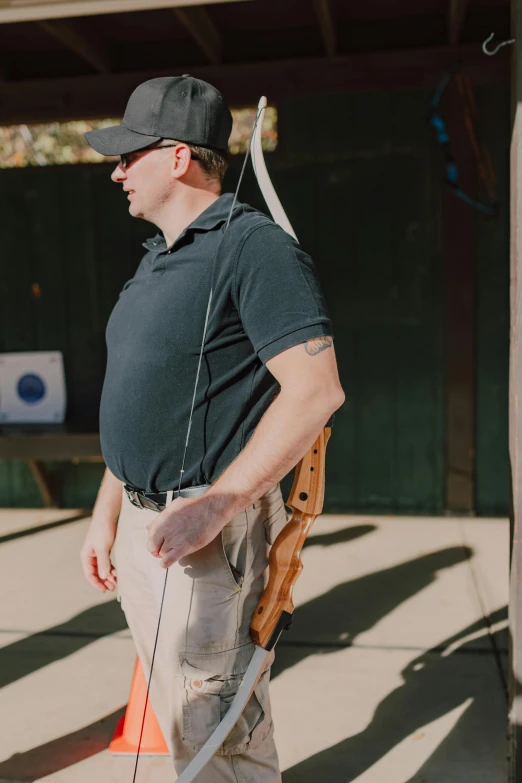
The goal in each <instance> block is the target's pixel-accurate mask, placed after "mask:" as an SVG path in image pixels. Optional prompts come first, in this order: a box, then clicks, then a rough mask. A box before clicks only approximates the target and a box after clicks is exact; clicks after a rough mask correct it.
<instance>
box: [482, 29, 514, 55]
mask: <svg viewBox="0 0 522 783" xmlns="http://www.w3.org/2000/svg"><path fill="white" fill-rule="evenodd" d="M494 37H495V33H491V35H490V36H489V38H486V40H485V41H484V43H483V44H482V51H483V52H484V54H488V55H489V56H491V55H493V54H496V53H497V52H498V50H499V49H502V47H503V46H509V44H513V43H515V39H514V38H510V39H509V41H502V43H499V45H498V46H496V47H495V48H494V49H492V50H491V51H490V50H489V49H488V46H487V45H488V43H489V42H490V41H491V40H492V39H493V38H494Z"/></svg>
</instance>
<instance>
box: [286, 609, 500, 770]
mask: <svg viewBox="0 0 522 783" xmlns="http://www.w3.org/2000/svg"><path fill="white" fill-rule="evenodd" d="M506 617H507V608H504V609H501V610H499V611H498V612H495V614H494V615H493V616H492V617H491V622H492V623H496V622H499V621H501V620H504V619H505V618H506ZM483 628H484V625H483V623H482V621H478V622H476V623H474V624H472V625H470V626H468V627H467V628H464V629H463V630H462V632H461V633H459V634H457V635H455V636H453V637H451V638H449V639H446V640H445V641H444V642H443V643H442V645H438V646H437V648H434V649H433V650H429V651H427V652H426V653H424V654H423V655H420V656H419V657H418V658H416V659H415V660H414V661H412V662H411V663H410V664H409V665H408V666H407V667H406V669H404V671H403V672H402V676H403V678H404V684H403V685H401V686H399V687H398V688H396V689H395V690H394V691H393V692H392V693H390V694H389V695H388V696H387V697H386V698H385V699H384V700H383V701H382V702H381V703H380V705H379V706H378V707H377V709H376V711H375V713H374V715H373V718H372V720H371V722H370V724H369V725H368V727H367V728H366V729H365V730H364V731H362V732H360V733H359V734H357V735H355V736H353V737H349V738H348V739H346V740H343V741H342V742H340V743H338V744H337V745H334V746H333V747H330V748H327V749H325V750H324V751H321V753H317V754H316V755H315V756H312V757H311V758H308V759H306V760H305V761H302V762H301V763H300V764H297V765H296V766H294V767H292V768H290V769H288V770H286V771H285V773H284V775H283V781H284V783H317V781H328V783H350V781H353V780H356V779H357V778H358V777H359V775H362V774H363V773H364V772H365V771H366V770H368V769H369V768H370V767H372V766H373V765H374V764H375V763H376V762H377V761H379V759H381V758H382V757H383V756H385V755H386V754H387V753H388V752H389V751H391V750H392V748H394V747H395V746H396V745H398V744H399V743H400V742H401V741H402V740H404V739H406V738H407V737H410V736H412V735H413V736H414V740H412V741H416V740H417V741H418V740H421V739H422V736H423V735H422V732H421V731H420V730H421V729H422V727H423V726H425V725H426V724H428V723H430V722H432V721H434V720H436V719H437V718H440V717H442V716H444V715H446V714H447V713H449V712H451V711H452V710H454V709H455V708H457V707H459V706H460V705H463V704H464V703H465V702H466V701H468V700H471V703H470V704H469V706H468V707H467V708H466V709H465V711H464V713H463V714H462V715H461V716H460V718H459V719H458V721H457V723H456V724H455V726H454V727H453V729H452V730H451V731H450V733H449V734H448V736H447V737H446V738H445V739H444V740H443V742H442V743H441V744H440V745H439V746H438V747H437V749H436V750H435V751H434V753H433V754H432V755H431V756H430V757H429V758H428V759H427V761H426V762H425V763H424V764H423V765H422V768H421V769H419V770H418V772H417V773H416V774H415V775H414V776H413V777H412V778H410V780H409V781H404V783H442V781H445V780H455V781H456V780H459V781H460V780H463V781H465V780H468V779H470V776H469V764H470V759H474V760H475V764H476V766H475V770H476V769H477V768H478V766H479V760H480V758H481V754H482V753H483V754H484V756H483V757H482V758H483V760H484V762H485V763H487V764H489V765H490V766H491V769H488V770H487V771H485V774H489V775H490V776H489V777H488V778H486V777H483V778H480V779H481V780H486V779H488V780H491V781H492V783H497V781H499V782H500V781H504V780H505V779H506V777H505V775H506V770H505V764H504V760H505V758H506V753H507V742H506V732H505V730H504V728H505V727H504V726H500V727H499V728H498V731H495V730H494V731H493V733H492V732H491V727H492V719H491V713H492V709H493V710H494V708H495V705H497V706H498V702H495V701H493V703H492V698H491V695H492V694H491V680H490V679H489V678H488V680H487V681H486V683H485V682H484V679H483V673H484V668H483V664H484V660H486V661H488V663H489V664H490V665H491V667H494V668H495V669H496V674H495V675H494V676H498V687H499V691H500V690H501V688H503V687H504V682H503V679H502V677H501V675H500V672H499V666H500V665H501V664H500V662H499V660H498V656H496V655H495V654H493V652H490V653H488V652H487V651H485V650H482V649H478V648H477V647H476V645H474V644H473V642H472V641H467V642H466V641H464V640H465V639H466V638H469V635H470V634H473V633H475V632H477V631H480V630H483ZM500 635H501V634H495V635H493V639H492V642H493V645H492V650H493V649H494V646H495V645H496V646H497V647H500V646H501V645H502V644H503V643H505V642H503V641H502V640H501V639H499V638H498V637H499V636H500ZM502 636H503V634H502ZM495 637H496V638H495ZM460 642H462V644H460V646H458V645H459V643H460ZM450 645H452V647H453V646H454V645H457V648H456V649H454V651H453V652H451V654H449V655H441V653H440V651H439V650H440V648H441V647H442V648H447V647H449V646H450ZM464 656H465V659H466V662H465V663H464V662H463V657H464ZM480 661H481V662H482V665H481V666H480V667H479V666H478V665H477V664H478V663H479V662H480ZM488 684H489V688H488V687H487V686H488ZM347 709H350V707H349V694H347ZM506 715H507V699H506ZM459 768H460V772H459ZM491 774H493V777H491Z"/></svg>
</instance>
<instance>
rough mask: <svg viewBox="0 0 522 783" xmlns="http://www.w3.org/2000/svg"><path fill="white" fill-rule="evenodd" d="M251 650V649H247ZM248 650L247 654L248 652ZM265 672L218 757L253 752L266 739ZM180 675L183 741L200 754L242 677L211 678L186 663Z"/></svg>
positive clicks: (268, 714)
mask: <svg viewBox="0 0 522 783" xmlns="http://www.w3.org/2000/svg"><path fill="white" fill-rule="evenodd" d="M249 647H250V645H249ZM251 649H252V648H251V647H250V651H251ZM269 665H270V664H268V666H267V668H266V669H265V671H264V672H263V674H262V675H261V677H260V679H259V682H258V683H257V685H256V687H255V689H254V691H253V692H252V694H251V695H250V699H249V700H248V702H247V705H246V707H245V709H244V710H243V712H242V714H241V716H240V718H239V720H238V721H237V723H236V725H235V726H234V727H233V729H232V731H231V732H230V734H229V735H228V737H227V739H226V740H225V742H224V744H223V746H222V747H220V748H219V750H218V751H217V754H218V755H220V756H224V755H232V754H233V755H235V754H238V753H244V752H245V751H246V750H247V749H249V748H252V749H253V748H255V747H257V746H258V745H260V744H261V743H262V742H263V740H264V739H265V738H266V736H267V735H268V733H269V732H270V729H271V727H272V716H271V711H270V702H269V696H268V679H269V676H270V673H269V671H268V667H269ZM181 669H182V672H190V674H183V675H182V680H183V686H182V687H183V732H182V740H183V742H184V744H185V745H186V746H187V747H188V748H190V749H191V750H192V751H194V752H197V751H198V750H200V749H201V748H202V747H203V745H204V744H205V742H206V741H207V740H208V738H209V737H210V735H211V734H212V732H213V731H214V729H216V728H217V726H218V725H219V723H220V722H221V720H222V719H223V718H224V717H225V715H226V713H227V712H228V709H229V707H230V705H231V703H232V701H233V700H234V696H235V695H236V693H237V691H238V688H239V686H240V684H241V682H242V679H243V676H244V672H241V674H237V673H234V674H213V675H212V674H211V673H210V672H208V671H206V670H204V669H195V667H193V666H191V665H190V664H189V662H188V661H184V662H183V663H182V666H181Z"/></svg>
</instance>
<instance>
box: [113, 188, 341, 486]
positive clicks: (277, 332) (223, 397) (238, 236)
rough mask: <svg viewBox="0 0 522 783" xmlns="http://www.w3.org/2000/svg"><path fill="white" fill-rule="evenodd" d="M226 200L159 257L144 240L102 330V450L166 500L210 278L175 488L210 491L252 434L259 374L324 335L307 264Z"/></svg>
mask: <svg viewBox="0 0 522 783" xmlns="http://www.w3.org/2000/svg"><path fill="white" fill-rule="evenodd" d="M232 198H233V196H232V194H230V193H226V194H224V195H222V196H220V197H219V199H217V201H215V202H214V203H213V204H211V205H210V206H209V207H208V208H207V209H206V210H205V211H204V212H202V213H201V215H199V217H197V218H196V220H194V222H193V223H191V224H190V225H189V226H187V228H186V229H185V230H184V231H183V232H182V233H181V234H180V235H179V236H178V238H177V239H176V241H175V242H174V243H173V244H172V245H171V246H170V247H166V244H165V240H164V238H163V237H162V236H161V235H158V236H156V237H155V238H154V239H151V240H148V241H147V242H146V243H145V244H144V246H145V248H146V250H147V252H146V254H145V256H144V257H143V259H142V261H141V263H140V265H139V266H138V269H137V271H136V274H135V275H134V277H133V278H132V279H131V280H128V281H127V282H126V283H125V285H124V286H123V289H122V291H121V293H120V295H119V298H118V301H117V302H116V305H115V307H114V310H113V311H112V313H111V316H110V318H109V322H108V325H107V333H106V336H107V370H106V374H105V381H104V385H103V391H102V397H101V404H100V439H101V446H102V452H103V457H104V460H105V462H106V464H107V466H108V467H109V469H110V470H111V472H112V473H113V474H114V475H115V476H116V477H117V478H119V479H120V480H121V481H124V482H126V483H128V484H131V485H132V486H133V487H135V488H137V489H142V490H146V491H148V492H161V491H164V490H168V489H176V488H177V486H178V481H179V475H180V468H181V465H182V459H183V451H184V445H185V438H186V433H187V427H188V423H189V415H190V407H191V402H192V396H193V391H194V384H195V380H196V373H197V366H198V358H199V353H200V349H201V342H202V337H203V328H204V323H205V314H206V311H207V304H208V298H209V291H210V286H211V274H212V276H213V281H212V286H213V296H212V303H211V309H210V315H209V322H208V327H207V336H206V340H205V347H204V353H203V359H202V363H201V372H200V377H199V382H198V386H197V391H196V400H195V405H194V414H193V420H192V427H191V432H190V438H189V444H188V450H187V455H186V461H185V472H184V474H183V481H182V487H186V486H193V485H198V484H205V483H212V482H214V481H215V480H216V479H217V478H218V476H219V475H220V474H221V473H222V472H223V471H224V470H225V468H226V467H227V466H228V465H229V464H230V463H231V462H232V461H233V460H234V459H235V457H236V456H237V455H238V454H239V452H240V451H241V450H242V449H243V448H244V446H245V444H246V443H247V441H248V440H249V438H250V437H251V435H252V434H253V432H254V430H255V428H256V426H257V424H258V422H259V420H260V418H261V417H262V415H263V413H264V412H265V411H266V409H267V408H268V406H269V405H270V403H271V402H272V400H273V399H274V396H275V394H276V393H277V391H278V389H279V384H278V383H277V381H276V380H275V378H274V376H273V375H272V374H271V373H270V371H269V370H268V369H267V368H266V366H265V362H267V360H268V359H270V358H271V357H273V356H275V355H276V354H278V353H281V351H284V350H285V349H287V348H290V347H291V346H293V345H297V344H299V343H303V342H306V341H307V340H309V339H312V338H314V337H320V336H321V335H332V325H331V322H330V319H329V316H328V312H327V309H326V305H325V302H324V298H323V294H322V292H321V287H320V284H319V280H318V277H317V272H316V269H315V266H314V264H313V262H312V259H311V258H310V256H309V255H307V254H306V253H305V252H304V251H303V250H302V249H301V248H300V247H299V245H298V244H297V242H295V241H294V239H292V238H291V237H290V236H289V235H288V234H287V233H286V232H285V231H283V229H282V228H280V227H279V226H278V225H276V224H275V223H274V222H273V221H272V220H270V219H269V218H268V217H266V215H264V214H262V213H261V212H259V211H258V210H255V209H253V208H252V207H250V206H248V205H247V204H241V203H238V202H236V205H235V207H234V211H233V214H232V218H231V221H230V224H229V226H228V228H227V229H226V231H225V225H226V221H227V217H228V214H229V210H230V207H231V204H232Z"/></svg>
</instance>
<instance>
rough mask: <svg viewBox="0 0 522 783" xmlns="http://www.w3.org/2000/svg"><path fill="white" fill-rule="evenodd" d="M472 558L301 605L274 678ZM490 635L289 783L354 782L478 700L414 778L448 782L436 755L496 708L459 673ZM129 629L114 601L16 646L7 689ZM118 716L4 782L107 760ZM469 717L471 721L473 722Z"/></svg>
mask: <svg viewBox="0 0 522 783" xmlns="http://www.w3.org/2000/svg"><path fill="white" fill-rule="evenodd" d="M373 529H374V526H373V525H370V524H368V525H358V526H353V527H351V528H346V529H345V530H342V531H336V532H334V533H331V534H324V535H320V536H316V537H314V538H312V539H310V542H309V544H308V546H313V545H316V546H329V545H333V544H336V543H340V542H346V541H350V540H354V539H355V538H358V537H360V536H362V535H365V534H367V533H370V532H372V530H373ZM471 554H472V552H471V550H470V549H468V548H465V547H449V548H447V549H443V550H440V551H437V552H431V553H429V554H426V555H423V556H422V557H418V558H416V559H414V560H412V561H409V562H405V563H402V564H399V565H397V566H394V567H392V568H388V569H384V570H382V571H379V572H376V573H373V574H369V575H367V576H364V577H361V578H359V579H355V580H353V581H351V582H346V583H344V584H342V585H339V586H337V587H335V588H333V589H332V590H330V591H329V592H328V593H326V594H324V595H322V596H320V597H318V598H316V599H314V600H312V601H309V602H308V603H307V604H304V605H303V606H301V607H299V609H298V611H297V612H296V620H295V624H294V628H293V629H292V631H291V633H290V634H289V635H288V637H287V638H288V639H289V640H292V642H291V645H290V644H288V645H285V644H283V645H281V643H280V645H279V646H278V650H277V655H276V661H275V665H274V668H273V677H275V676H277V675H278V674H280V673H281V672H282V671H284V669H286V668H289V667H291V666H295V665H296V664H297V663H299V662H300V661H301V660H302V659H303V658H305V657H307V656H308V655H309V654H311V653H312V652H313V653H317V651H318V648H319V649H320V651H321V652H325V653H326V654H327V650H328V647H329V645H330V644H331V648H330V649H339V647H340V646H342V645H343V644H350V643H351V642H353V640H354V639H355V638H356V636H357V635H358V634H360V633H362V632H363V631H366V630H368V629H370V628H372V627H373V626H374V625H375V624H376V623H377V622H378V621H379V620H381V619H382V618H383V617H385V616H386V615H387V614H388V613H389V612H391V611H392V610H394V609H395V608H396V607H397V606H398V605H399V604H401V603H403V602H404V601H406V600H408V599H409V598H411V597H412V596H413V595H415V594H416V593H417V592H419V591H420V590H423V589H424V588H425V587H426V586H427V585H429V584H430V583H431V582H433V581H434V580H435V579H436V576H437V572H438V571H440V570H441V569H444V568H449V567H452V566H454V565H456V564H458V563H461V562H463V561H465V560H467V559H469V558H470V556H471ZM497 615H498V616H495V617H494V618H491V621H492V622H497V621H498V620H499V619H502V617H503V616H504V614H503V612H500V613H497ZM483 627H484V626H483V623H481V622H477V623H475V624H474V625H473V626H470V627H469V628H466V629H464V630H463V631H462V633H461V634H458V635H457V636H455V637H453V639H448V640H446V641H445V642H444V643H443V646H446V645H449V644H456V645H457V646H458V644H459V640H462V644H461V646H460V647H459V649H458V652H453V653H452V654H451V655H448V656H442V655H441V654H440V648H439V647H438V648H437V649H434V650H431V651H429V652H427V653H425V654H423V655H421V656H419V657H418V658H417V659H416V660H415V661H413V662H412V663H411V664H410V665H409V666H408V667H407V668H406V669H405V671H404V672H403V673H402V674H403V677H404V684H403V685H401V686H400V687H399V688H397V689H396V690H395V691H393V692H392V693H391V694H389V695H388V696H387V697H386V698H385V699H384V700H383V702H382V703H381V704H380V705H379V707H378V708H377V710H376V712H375V715H374V717H373V720H372V721H371V723H370V725H369V726H368V727H367V728H366V729H365V730H364V731H363V732H361V733H360V734H358V735H356V736H354V737H350V738H348V739H346V740H344V741H343V742H341V743H339V744H338V745H336V746H334V747H332V748H328V749H327V750H325V751H323V752H321V753H319V754H317V755H315V756H313V757H311V758H309V759H307V760H305V761H303V762H302V763H300V764H298V765H296V766H294V767H293V768H291V769H289V770H287V771H286V772H285V773H284V782H285V783H317V782H318V781H320V782H321V783H322V781H325V782H326V781H328V783H349V781H352V780H355V778H356V777H357V776H358V775H360V774H362V773H363V772H364V771H365V770H366V769H368V768H369V767H370V766H372V765H373V764H374V763H375V762H376V761H378V760H379V759H380V758H382V756H383V755H385V754H386V753H387V752H388V751H389V750H390V749H391V748H393V747H394V746H395V745H396V744H397V743H399V742H401V740H402V739H404V738H405V737H408V736H409V735H410V734H412V733H414V732H415V731H416V730H417V729H418V728H419V727H421V726H423V725H424V724H426V723H428V722H430V721H431V720H434V719H435V718H436V717H440V716H441V715H444V714H446V713H447V712H448V711H450V710H452V709H453V708H454V707H455V706H458V705H459V704H462V703H463V702H464V701H465V700H466V699H469V698H470V697H471V698H472V699H473V703H472V704H471V705H470V707H469V708H468V709H467V710H466V712H465V713H464V715H463V716H462V717H461V719H460V720H459V721H458V723H457V726H456V727H455V729H454V730H453V732H451V733H450V735H449V736H448V738H447V739H446V740H445V741H444V743H443V744H442V745H441V746H440V748H438V749H437V751H436V752H435V753H434V754H433V758H432V759H431V760H429V761H428V762H426V765H425V767H426V770H425V772H426V774H425V775H424V772H423V773H422V775H424V777H422V775H421V773H420V772H419V775H421V776H420V777H419V776H416V777H415V779H414V780H415V782H416V783H421V781H422V783H432V781H433V783H435V781H436V783H440V781H441V780H444V779H445V776H444V775H443V776H442V777H440V776H439V777H437V778H434V777H430V775H431V770H432V769H435V768H437V757H438V755H440V754H441V753H442V754H443V755H444V754H445V753H446V752H447V753H448V758H450V759H453V758H456V759H458V748H457V749H455V748H454V747H452V748H451V751H450V750H449V744H448V743H453V742H454V741H455V738H456V740H457V744H458V743H459V742H463V743H466V746H469V743H470V742H471V740H472V736H471V735H472V728H473V726H476V722H477V720H479V719H480V718H481V717H483V716H484V710H487V709H488V703H486V702H487V700H488V698H489V697H488V694H487V693H482V691H481V689H480V678H479V677H466V676H465V672H464V673H463V670H462V666H460V668H458V667H457V665H456V662H457V659H458V658H461V656H462V654H465V653H466V652H469V656H468V657H469V659H470V660H473V659H477V658H479V657H480V658H482V659H483V658H484V651H483V650H479V649H478V648H477V645H476V643H474V642H466V641H464V639H465V637H467V636H468V635H469V634H470V633H473V632H474V631H480V630H481V629H483ZM122 628H125V618H124V615H123V612H122V611H121V609H120V606H119V604H118V603H117V602H116V601H109V602H106V603H103V604H100V605H98V606H96V607H93V608H92V609H89V610H87V611H86V612H83V613H81V614H79V615H77V616H76V617H75V618H73V619H72V620H70V621H69V622H68V623H64V624H63V625H60V626H57V627H56V628H53V629H49V631H46V632H43V633H40V634H35V635H34V636H32V637H30V638H29V639H24V640H21V641H19V642H15V643H14V644H12V645H9V646H8V647H6V648H3V649H0V684H7V683H9V682H13V681H14V680H16V679H18V678H19V677H23V676H25V675H26V674H29V673H30V672H32V671H34V670H35V669H38V668H40V667H41V666H45V665H47V664H48V663H50V662H52V661H56V660H59V659H61V658H63V657H65V656H66V655H70V654H71V653H72V652H75V651H76V650H78V649H80V648H82V647H83V646H85V645H86V644H89V643H90V642H91V641H94V640H95V639H97V638H100V637H101V636H105V635H107V634H110V633H114V632H115V631H119V630H121V629H122ZM323 643H325V645H324V647H323V646H322V645H323ZM306 645H308V646H306ZM311 645H313V647H312V646H311ZM501 646H502V643H501V642H499V647H501ZM472 653H473V654H472ZM486 654H487V655H488V656H489V657H492V658H494V657H495V656H491V655H490V654H489V653H486ZM492 665H493V663H492ZM457 669H458V670H457ZM348 708H349V699H348V698H347V709H348ZM119 714H121V711H118V713H115V714H113V715H111V716H109V717H107V718H104V719H103V720H101V721H98V722H97V723H95V724H93V725H92V726H89V727H87V728H85V729H82V730H80V731H78V732H75V733H73V734H71V735H68V736H66V737H61V738H60V739H58V740H55V741H54V742H51V743H48V744H46V745H44V746H41V747H39V748H34V749H32V750H30V751H28V752H26V753H23V754H17V755H15V756H13V757H12V758H11V759H9V760H7V761H5V762H3V763H2V764H0V779H4V780H16V781H34V780H38V779H39V778H41V777H44V776H45V775H49V774H51V773H53V772H57V771H59V770H61V769H64V768H66V767H68V766H70V765H71V764H74V763H77V762H78V761H80V760H83V759H86V758H88V757H89V756H92V755H94V754H95V753H98V752H100V751H101V750H103V749H105V748H106V747H107V744H108V742H109V739H110V737H111V736H112V733H113V730H114V727H115V724H116V720H117V717H118V716H119ZM471 715H472V716H473V719H472V720H471V721H470V719H469V718H470V716H471ZM458 732H460V734H459V733H458ZM446 748H448V750H446ZM452 754H453V755H452ZM430 765H431V766H430ZM423 769H424V768H423ZM405 783H406V781H405ZM410 783H413V780H412V781H410Z"/></svg>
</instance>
